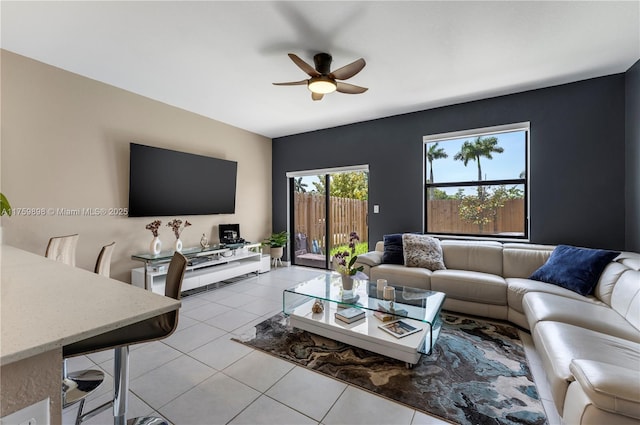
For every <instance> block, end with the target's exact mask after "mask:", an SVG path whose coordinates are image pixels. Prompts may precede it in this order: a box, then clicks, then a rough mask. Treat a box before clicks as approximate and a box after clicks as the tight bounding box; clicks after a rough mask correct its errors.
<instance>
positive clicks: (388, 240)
mask: <svg viewBox="0 0 640 425" xmlns="http://www.w3.org/2000/svg"><path fill="white" fill-rule="evenodd" d="M382 240H383V243H384V253H383V254H382V263H383V264H404V253H403V251H402V233H394V234H392V235H384V236H383V237H382Z"/></svg>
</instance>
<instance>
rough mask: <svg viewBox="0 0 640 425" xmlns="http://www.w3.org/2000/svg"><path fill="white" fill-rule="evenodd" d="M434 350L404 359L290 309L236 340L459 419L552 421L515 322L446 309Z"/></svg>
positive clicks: (531, 424) (472, 421) (452, 419)
mask: <svg viewBox="0 0 640 425" xmlns="http://www.w3.org/2000/svg"><path fill="white" fill-rule="evenodd" d="M442 320H443V326H442V331H441V333H440V336H439V337H438V340H437V343H436V345H435V348H434V350H433V352H432V354H431V355H429V356H426V355H423V356H422V357H421V359H420V362H418V364H416V365H415V366H414V367H413V368H412V369H407V368H406V366H405V363H404V362H401V361H397V360H393V359H390V358H388V357H384V356H381V355H379V354H375V353H372V352H370V351H367V350H363V349H360V348H356V347H353V346H350V345H347V344H344V343H341V342H337V341H334V340H331V339H327V338H324V337H321V336H318V335H315V334H312V333H310V332H306V331H302V330H299V329H295V328H292V327H291V326H290V325H289V319H288V318H287V317H286V316H285V315H283V314H282V313H280V314H277V315H275V316H273V317H271V318H270V319H267V320H265V321H264V322H262V323H260V324H258V325H257V326H256V328H255V332H250V333H248V334H245V335H244V336H242V337H239V338H236V339H235V340H236V341H238V342H241V343H243V344H246V345H248V346H251V347H253V348H256V349H259V350H262V351H264V352H266V353H269V354H271V355H274V356H277V357H280V358H283V359H285V360H288V361H290V362H293V363H295V364H297V365H300V366H304V367H306V368H309V369H312V370H314V371H317V372H320V373H323V374H325V375H328V376H330V377H332V378H335V379H339V380H341V381H343V382H345V383H347V384H350V385H353V386H356V387H359V388H362V389H364V390H367V391H370V392H373V393H376V394H378V395H381V396H383V397H386V398H389V399H391V400H394V401H396V402H399V403H402V404H404V405H407V406H409V407H411V408H413V409H417V410H420V411H423V412H425V413H427V414H430V415H434V416H438V417H440V418H442V419H445V420H447V421H450V422H453V423H456V424H473V425H478V424H513V425H515V424H519V425H522V424H526V425H534V424H546V422H547V421H546V416H545V414H544V409H543V407H542V402H541V401H540V398H539V396H538V392H537V390H536V386H535V384H534V382H533V378H532V377H531V372H530V370H529V366H528V365H527V360H526V356H525V353H524V348H523V347H522V342H521V341H520V338H519V337H518V331H517V329H515V328H514V327H512V326H509V325H504V324H496V323H491V322H485V321H481V320H477V319H471V318H466V317H461V316H457V315H452V314H445V313H443V314H442Z"/></svg>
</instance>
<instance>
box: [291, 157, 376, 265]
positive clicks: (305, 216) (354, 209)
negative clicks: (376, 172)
mask: <svg viewBox="0 0 640 425" xmlns="http://www.w3.org/2000/svg"><path fill="white" fill-rule="evenodd" d="M322 171H323V172H322V173H320V172H317V173H313V172H310V171H309V172H306V173H305V172H302V173H300V175H297V176H296V175H292V176H290V178H289V189H290V191H289V193H290V194H291V199H290V205H291V212H290V217H291V224H290V228H291V229H292V230H293V231H292V232H291V242H292V245H293V246H292V247H291V249H292V262H293V264H296V265H300V266H308V267H317V268H322V269H332V268H333V265H332V263H331V258H332V257H333V254H334V253H335V252H336V251H338V250H340V251H342V250H345V249H347V247H348V244H349V235H350V234H351V232H356V233H357V234H358V236H359V237H360V244H359V246H358V249H359V250H360V252H366V251H367V240H368V233H369V230H368V225H367V214H368V197H369V174H368V169H366V168H365V169H363V167H358V168H356V169H346V170H345V169H335V170H322Z"/></svg>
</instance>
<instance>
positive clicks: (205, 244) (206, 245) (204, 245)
mask: <svg viewBox="0 0 640 425" xmlns="http://www.w3.org/2000/svg"><path fill="white" fill-rule="evenodd" d="M200 246H201V247H202V249H207V248H209V239H207V237H206V236H205V235H204V233H203V234H202V237H201V238H200Z"/></svg>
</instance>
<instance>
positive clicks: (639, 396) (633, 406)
mask: <svg viewBox="0 0 640 425" xmlns="http://www.w3.org/2000/svg"><path fill="white" fill-rule="evenodd" d="M569 368H570V370H571V373H572V374H573V376H574V377H575V379H576V381H577V382H579V383H580V386H581V387H582V390H583V391H584V392H585V394H586V395H587V396H588V397H589V398H590V399H591V401H592V402H593V404H594V405H595V406H596V407H598V408H599V409H602V410H606V411H608V412H613V413H618V414H621V415H625V416H630V417H632V418H638V419H640V386H638V382H640V371H639V370H637V369H632V368H627V367H623V366H616V365H612V364H609V363H603V362H598V361H593V360H582V359H574V360H572V361H571V365H570V367H569Z"/></svg>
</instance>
